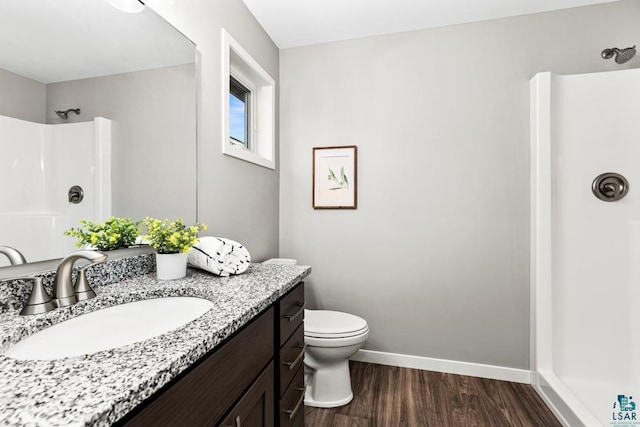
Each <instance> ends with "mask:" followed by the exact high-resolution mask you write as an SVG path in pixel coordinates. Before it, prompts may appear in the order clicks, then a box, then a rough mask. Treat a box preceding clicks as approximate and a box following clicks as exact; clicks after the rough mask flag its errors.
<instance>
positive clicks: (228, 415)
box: [0, 264, 311, 426]
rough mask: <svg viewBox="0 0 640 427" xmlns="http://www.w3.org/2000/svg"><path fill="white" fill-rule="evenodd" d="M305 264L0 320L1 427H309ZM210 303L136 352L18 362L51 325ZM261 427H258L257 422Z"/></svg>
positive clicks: (102, 294) (128, 290) (125, 284)
mask: <svg viewBox="0 0 640 427" xmlns="http://www.w3.org/2000/svg"><path fill="white" fill-rule="evenodd" d="M310 271H311V269H310V267H305V266H282V265H262V264H252V265H251V267H250V269H249V270H248V271H247V272H246V273H245V274H242V275H239V276H235V277H230V278H220V277H216V276H212V275H210V274H208V273H205V272H200V271H197V270H191V269H190V270H189V272H188V275H187V277H186V278H184V279H180V280H173V281H166V282H163V281H158V280H156V279H155V274H153V273H151V274H146V275H142V276H139V277H135V278H131V279H127V280H123V281H120V282H117V283H113V284H104V285H101V286H97V287H96V288H95V289H96V293H97V294H98V296H97V297H96V298H94V299H91V300H88V301H84V302H81V303H78V304H76V305H75V306H72V307H65V308H61V309H57V310H54V311H52V312H49V313H45V314H42V315H37V316H19V315H18V314H17V311H16V310H8V311H5V312H4V313H2V314H0V322H1V323H0V324H1V325H2V328H0V340H1V345H2V347H1V350H0V378H2V383H3V386H2V387H0V404H1V405H2V408H3V410H2V411H0V424H2V425H16V426H17V425H25V424H32V425H70V424H73V425H90V426H108V425H114V424H115V425H121V426H136V425H154V426H155V425H222V426H240V425H281V426H302V425H304V407H303V398H304V369H303V363H302V360H303V356H304V327H303V323H302V322H303V317H304V287H303V284H302V280H303V279H304V278H305V277H306V276H307V275H308V274H309V273H310ZM171 296H193V297H199V298H205V299H208V300H210V301H212V302H213V303H214V306H213V308H212V309H210V310H209V311H208V312H206V313H205V314H203V315H202V316H200V317H199V318H197V319H195V320H194V321H192V322H189V323H188V324H186V325H184V326H183V327H180V328H177V329H175V330H172V331H170V332H167V333H165V334H162V335H159V336H156V337H153V338H150V339H147V340H144V341H141V342H137V343H134V344H132V345H128V346H124V347H119V348H114V349H110V350H104V351H100V352H97V353H94V354H88V355H82V356H77V357H69V358H63V359H57V360H15V359H12V358H9V357H7V356H5V355H4V352H5V351H6V350H7V348H9V347H10V346H11V345H12V344H14V343H16V342H18V341H19V340H20V339H22V338H24V337H26V336H28V335H30V334H32V333H35V332H37V331H38V330H40V329H43V328H44V327H46V326H49V325H52V324H56V323H59V322H62V321H64V320H66V319H69V318H72V317H76V316H79V315H81V314H83V313H85V312H91V311H95V310H99V309H100V308H104V307H108V306H112V305H116V304H124V303H127V302H133V301H138V300H141V299H150V298H160V297H171ZM254 423H255V424H254Z"/></svg>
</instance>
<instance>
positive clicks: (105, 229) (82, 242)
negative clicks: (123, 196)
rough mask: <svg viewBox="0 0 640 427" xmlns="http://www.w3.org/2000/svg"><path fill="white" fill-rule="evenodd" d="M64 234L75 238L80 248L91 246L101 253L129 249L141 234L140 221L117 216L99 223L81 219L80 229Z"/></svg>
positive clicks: (73, 229)
mask: <svg viewBox="0 0 640 427" xmlns="http://www.w3.org/2000/svg"><path fill="white" fill-rule="evenodd" d="M64 234H65V236H71V237H75V238H76V239H77V241H76V246H77V247H79V248H81V247H86V246H89V247H92V248H95V249H98V250H99V251H111V250H114V249H121V248H128V247H129V246H132V245H134V244H135V243H136V239H137V238H138V235H139V234H140V221H136V222H134V221H132V220H131V219H130V218H119V217H115V216H112V217H109V219H108V220H106V221H104V222H99V223H97V222H93V221H91V220H88V219H81V220H80V227H78V228H70V229H69V230H65V232H64Z"/></svg>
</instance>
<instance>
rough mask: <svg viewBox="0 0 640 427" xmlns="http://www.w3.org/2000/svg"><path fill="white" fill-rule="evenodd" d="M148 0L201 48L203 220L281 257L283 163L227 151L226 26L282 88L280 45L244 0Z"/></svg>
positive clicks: (256, 256) (257, 251)
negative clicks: (269, 165) (260, 162)
mask: <svg viewBox="0 0 640 427" xmlns="http://www.w3.org/2000/svg"><path fill="white" fill-rule="evenodd" d="M146 3H147V5H149V6H151V7H152V8H153V9H154V10H156V11H157V12H158V13H160V15H162V16H163V17H164V18H165V19H167V20H168V21H169V22H170V23H172V24H173V25H174V26H175V27H176V28H177V29H178V30H180V31H182V32H183V33H184V34H185V35H186V36H187V37H189V38H190V39H191V40H192V41H193V42H194V43H195V44H196V45H197V46H198V52H199V54H200V56H199V59H200V62H199V76H200V81H199V99H198V148H197V158H198V160H197V167H198V192H197V203H198V220H199V221H203V222H206V223H207V224H208V225H209V230H208V231H207V232H206V234H211V235H216V236H225V237H229V238H231V239H234V240H237V241H239V242H241V243H243V244H244V245H245V246H246V247H247V248H248V249H249V251H250V252H251V256H252V259H253V260H254V261H261V260H263V259H265V258H269V257H274V256H277V255H278V207H279V205H278V191H279V189H278V179H279V168H280V165H277V169H276V170H275V171H274V170H271V169H266V168H263V167H260V166H257V165H254V164H252V163H247V162H245V161H243V160H239V159H236V158H233V157H229V156H225V155H223V154H222V126H223V124H222V119H221V114H222V113H221V107H222V102H223V100H224V102H226V99H227V98H226V96H225V95H224V94H223V93H222V91H221V88H222V75H221V74H222V73H221V71H222V64H221V61H222V52H221V49H222V44H221V28H226V29H227V31H228V32H229V33H230V34H231V35H232V36H233V37H234V38H235V39H236V40H237V41H238V42H239V43H240V44H241V45H242V46H243V47H244V48H245V49H246V50H247V51H248V52H249V53H250V54H251V56H252V57H253V58H254V59H255V60H256V61H258V63H259V64H260V65H261V66H262V67H263V68H264V69H265V70H266V71H267V72H268V73H269V74H270V75H271V77H273V78H274V79H275V80H276V90H277V85H278V84H279V83H278V77H279V70H278V67H279V64H278V48H277V47H276V46H275V45H274V44H273V42H272V41H271V39H270V38H269V37H268V36H267V34H266V33H265V32H264V30H263V29H262V27H261V26H260V25H259V24H258V22H257V21H256V20H255V18H254V17H253V15H251V13H250V12H249V10H248V9H247V8H246V6H245V5H244V3H243V2H241V1H239V0H215V1H212V0H183V1H179V2H173V1H171V0H150V1H148V2H146ZM276 111H277V102H276ZM277 121H278V118H277V116H276V123H277ZM277 132H278V129H277V128H276V135H277ZM276 144H277V139H276ZM276 155H277V145H276ZM276 158H277V157H276Z"/></svg>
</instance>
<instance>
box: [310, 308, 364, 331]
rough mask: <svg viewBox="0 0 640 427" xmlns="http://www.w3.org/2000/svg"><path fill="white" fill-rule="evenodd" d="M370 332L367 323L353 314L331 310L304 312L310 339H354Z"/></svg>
mask: <svg viewBox="0 0 640 427" xmlns="http://www.w3.org/2000/svg"><path fill="white" fill-rule="evenodd" d="M368 330H369V327H368V326H367V321H366V320H364V319H363V318H362V317H358V316H354V315H353V314H349V313H342V312H340V311H329V310H305V311H304V334H305V335H306V336H308V337H317V338H343V337H352V336H355V335H360V334H363V333H365V332H367V331H368Z"/></svg>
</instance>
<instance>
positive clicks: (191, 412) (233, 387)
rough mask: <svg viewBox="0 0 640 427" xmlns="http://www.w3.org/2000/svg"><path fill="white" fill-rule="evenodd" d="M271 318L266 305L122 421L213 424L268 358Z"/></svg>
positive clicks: (271, 331)
mask: <svg viewBox="0 0 640 427" xmlns="http://www.w3.org/2000/svg"><path fill="white" fill-rule="evenodd" d="M273 318H274V314H273V308H270V309H269V310H267V311H266V312H264V313H263V314H262V315H260V316H259V317H258V318H257V319H256V320H254V321H252V322H251V323H249V324H248V325H247V326H246V327H244V329H242V330H241V331H240V332H238V333H237V335H235V336H234V337H233V338H231V339H230V340H229V341H227V342H226V343H225V344H224V345H222V347H220V348H219V349H217V350H214V352H213V353H211V354H210V355H208V356H205V357H204V358H203V359H201V362H200V363H198V364H197V366H195V367H194V368H193V369H191V370H190V371H189V372H188V373H186V374H185V375H183V376H181V377H179V378H177V379H175V380H174V381H172V382H171V383H170V385H169V386H168V387H165V388H164V389H162V390H160V391H159V392H157V393H156V394H154V395H153V396H151V397H150V398H149V399H148V400H147V401H145V402H143V403H142V404H141V405H140V406H139V408H140V409H137V410H134V413H135V415H133V414H132V416H131V417H130V418H128V419H127V420H126V421H125V422H124V423H122V424H123V425H126V426H154V427H156V426H178V425H183V426H210V425H214V424H217V423H219V422H220V420H221V419H222V416H223V415H224V414H225V413H226V412H227V411H228V409H229V408H230V407H231V405H233V403H234V402H236V401H237V400H238V398H239V397H240V396H241V395H242V393H243V392H244V391H245V390H246V389H247V388H248V387H249V386H250V385H251V383H252V382H253V381H254V379H255V378H256V377H257V376H258V374H259V373H260V372H261V371H262V369H263V368H264V367H265V366H266V365H267V364H268V363H269V360H270V359H271V358H272V357H273V340H274V337H273V335H274V319H273Z"/></svg>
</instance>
